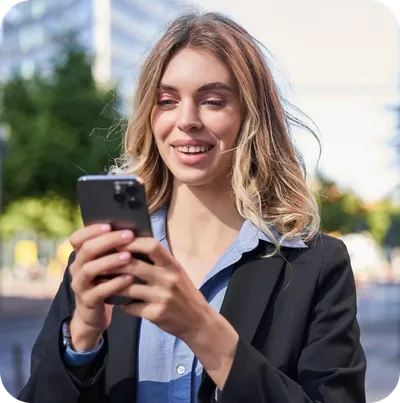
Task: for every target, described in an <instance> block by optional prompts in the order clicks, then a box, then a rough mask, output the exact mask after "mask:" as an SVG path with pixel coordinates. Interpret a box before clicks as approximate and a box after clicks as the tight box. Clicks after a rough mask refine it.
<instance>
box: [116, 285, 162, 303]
mask: <svg viewBox="0 0 400 403" xmlns="http://www.w3.org/2000/svg"><path fill="white" fill-rule="evenodd" d="M157 290H158V291H157ZM160 292H162V291H161V290H159V289H158V288H156V287H151V286H148V285H146V284H140V283H133V284H132V285H130V286H129V287H126V288H125V289H123V290H122V291H121V292H119V293H118V295H119V296H121V297H128V298H131V299H139V300H142V301H145V302H155V301H157V300H159V299H160V298H161V296H160Z"/></svg>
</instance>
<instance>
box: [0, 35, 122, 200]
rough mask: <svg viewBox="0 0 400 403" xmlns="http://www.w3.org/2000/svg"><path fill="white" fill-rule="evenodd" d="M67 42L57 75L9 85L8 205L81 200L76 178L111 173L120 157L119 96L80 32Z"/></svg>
mask: <svg viewBox="0 0 400 403" xmlns="http://www.w3.org/2000/svg"><path fill="white" fill-rule="evenodd" d="M65 38H66V39H65V40H64V41H62V42H61V43H60V52H59V55H58V57H57V59H56V60H55V61H54V65H53V69H52V73H51V74H49V75H46V76H43V75H42V76H41V75H36V76H35V77H34V78H32V79H31V80H28V81H26V80H23V79H22V78H21V77H14V78H12V79H11V80H10V81H9V82H7V83H5V85H4V87H3V96H2V102H1V109H0V124H1V123H3V124H5V125H6V126H7V127H9V128H10V136H9V139H8V141H7V144H6V151H5V156H4V162H3V184H4V189H3V192H4V193H3V200H4V205H5V207H6V206H7V205H9V204H10V203H11V202H14V201H18V200H21V199H24V198H27V197H28V198H43V197H47V196H48V195H57V196H60V197H61V198H64V199H65V200H67V201H68V202H70V203H75V200H76V196H75V186H76V185H75V184H76V179H77V178H78V177H79V176H80V175H82V174H84V173H89V174H100V173H104V172H106V170H107V168H108V167H109V166H110V164H112V163H113V162H114V159H115V157H117V156H118V155H119V152H120V145H121V139H122V136H121V133H122V130H121V126H120V123H121V122H122V119H121V116H120V115H119V114H118V112H117V109H116V92H115V90H114V89H107V90H104V89H100V88H98V87H97V86H96V84H95V82H94V80H93V77H92V70H91V60H90V58H89V57H88V55H87V54H86V53H85V51H84V50H83V48H81V47H80V46H79V45H78V44H77V42H76V41H75V39H74V36H73V35H66V36H65Z"/></svg>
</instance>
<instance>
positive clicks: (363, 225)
mask: <svg viewBox="0 0 400 403" xmlns="http://www.w3.org/2000/svg"><path fill="white" fill-rule="evenodd" d="M317 188H318V190H317V199H318V200H319V204H320V211H321V225H322V231H323V232H334V231H338V232H340V233H342V234H348V233H351V232H358V231H360V230H363V229H367V211H366V209H365V208H364V206H363V203H362V200H361V199H360V198H358V197H357V196H356V195H355V194H354V193H353V192H351V191H344V192H343V191H340V190H339V189H338V187H337V185H336V183H335V182H334V181H332V180H329V179H328V178H326V177H324V176H322V175H321V174H320V175H319V176H318V187H317Z"/></svg>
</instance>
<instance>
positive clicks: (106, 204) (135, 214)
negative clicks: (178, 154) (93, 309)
mask: <svg viewBox="0 0 400 403" xmlns="http://www.w3.org/2000/svg"><path fill="white" fill-rule="evenodd" d="M77 197H78V203H79V206H80V209H81V215H82V220H83V223H84V225H85V226H86V225H91V224H99V223H101V224H105V223H107V224H110V225H111V229H112V230H123V229H129V230H132V231H133V232H134V234H135V236H136V237H140V236H144V237H151V236H153V233H152V229H151V221H150V214H149V211H148V208H147V201H146V193H145V188H144V185H143V184H141V183H140V182H138V180H137V178H136V176H134V175H86V176H81V177H80V178H78V181H77ZM113 252H115V250H110V252H109V253H113ZM132 255H133V257H134V258H135V259H140V260H143V261H145V262H147V263H150V264H152V263H153V262H152V261H151V260H150V259H149V258H148V256H146V255H142V254H135V253H134V254H132ZM112 277H113V275H109V276H100V277H99V278H98V279H97V280H98V281H106V280H108V279H110V278H112ZM134 281H135V282H140V283H144V282H143V281H142V280H141V279H139V278H137V279H135V280H134ZM137 301H138V300H135V299H131V298H127V297H121V296H117V295H115V296H111V297H109V298H107V299H106V300H105V302H106V303H107V304H112V305H125V304H130V303H132V302H137Z"/></svg>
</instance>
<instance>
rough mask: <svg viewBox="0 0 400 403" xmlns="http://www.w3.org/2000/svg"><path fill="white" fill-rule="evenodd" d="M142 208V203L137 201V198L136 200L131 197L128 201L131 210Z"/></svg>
mask: <svg viewBox="0 0 400 403" xmlns="http://www.w3.org/2000/svg"><path fill="white" fill-rule="evenodd" d="M139 206H140V201H139V200H138V199H136V198H134V197H131V198H130V199H129V200H128V207H129V208H130V209H135V208H137V207H139Z"/></svg>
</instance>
